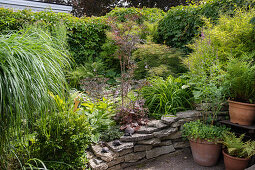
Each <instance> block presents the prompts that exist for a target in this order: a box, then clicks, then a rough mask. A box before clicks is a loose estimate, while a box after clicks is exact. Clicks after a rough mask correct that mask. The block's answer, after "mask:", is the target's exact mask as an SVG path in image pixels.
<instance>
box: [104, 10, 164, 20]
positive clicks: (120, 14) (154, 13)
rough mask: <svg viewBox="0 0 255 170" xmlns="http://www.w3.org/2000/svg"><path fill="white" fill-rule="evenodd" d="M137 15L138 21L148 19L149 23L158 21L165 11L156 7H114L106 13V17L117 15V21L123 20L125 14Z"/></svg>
mask: <svg viewBox="0 0 255 170" xmlns="http://www.w3.org/2000/svg"><path fill="white" fill-rule="evenodd" d="M128 15H139V16H140V17H139V20H138V23H141V22H144V21H148V22H150V23H155V22H158V21H159V20H160V19H162V18H163V17H164V16H165V12H164V11H163V10H161V9H158V8H141V9H140V8H134V7H131V8H118V7H116V8H114V9H113V10H112V11H111V12H109V13H107V14H106V17H117V19H118V21H120V22H125V21H126V16H128Z"/></svg>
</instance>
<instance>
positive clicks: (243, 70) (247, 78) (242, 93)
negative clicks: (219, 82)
mask: <svg viewBox="0 0 255 170" xmlns="http://www.w3.org/2000/svg"><path fill="white" fill-rule="evenodd" d="M224 83H225V86H226V88H227V89H228V92H229V97H230V98H231V99H233V100H235V101H239V102H247V103H254V102H255V89H254V87H255V66H254V65H253V63H252V62H247V61H244V60H240V59H231V60H230V61H229V62H228V64H227V71H226V75H225V82H224Z"/></svg>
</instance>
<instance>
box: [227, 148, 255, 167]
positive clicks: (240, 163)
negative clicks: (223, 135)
mask: <svg viewBox="0 0 255 170" xmlns="http://www.w3.org/2000/svg"><path fill="white" fill-rule="evenodd" d="M222 153H223V155H224V164H225V168H226V170H244V169H245V168H247V166H248V163H249V160H250V159H248V158H237V157H233V156H230V155H228V154H227V153H226V152H225V151H224V150H223V151H222Z"/></svg>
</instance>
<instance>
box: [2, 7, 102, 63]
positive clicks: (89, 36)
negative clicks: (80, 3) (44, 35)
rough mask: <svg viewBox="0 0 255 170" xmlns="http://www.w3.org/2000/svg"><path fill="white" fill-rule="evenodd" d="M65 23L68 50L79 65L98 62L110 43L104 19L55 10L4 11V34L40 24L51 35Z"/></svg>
mask: <svg viewBox="0 0 255 170" xmlns="http://www.w3.org/2000/svg"><path fill="white" fill-rule="evenodd" d="M59 23H63V24H64V25H65V26H66V28H67V35H68V39H67V42H68V47H69V50H70V53H71V55H72V57H73V59H74V60H75V61H76V63H77V64H78V65H79V64H84V63H85V62H87V61H95V60H94V59H95V58H96V57H98V55H99V53H100V52H101V51H102V50H101V46H102V45H103V44H104V42H105V40H106V35H105V29H106V25H105V24H104V22H103V19H101V18H93V17H92V18H76V17H73V16H72V15H70V14H66V13H54V12H51V11H43V12H31V11H29V10H23V11H17V12H14V11H13V10H10V9H4V8H1V9H0V32H1V33H6V32H9V31H10V30H11V31H17V30H20V29H22V28H23V27H24V25H28V24H39V25H41V26H44V27H46V28H47V29H48V30H49V31H50V32H51V31H52V30H54V27H55V26H56V25H57V24H59Z"/></svg>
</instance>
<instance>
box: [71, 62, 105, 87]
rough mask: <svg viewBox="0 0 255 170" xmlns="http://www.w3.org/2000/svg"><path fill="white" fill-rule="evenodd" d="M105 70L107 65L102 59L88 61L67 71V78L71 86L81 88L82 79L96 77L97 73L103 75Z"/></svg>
mask: <svg viewBox="0 0 255 170" xmlns="http://www.w3.org/2000/svg"><path fill="white" fill-rule="evenodd" d="M104 72H105V65H104V63H103V62H101V61H97V62H88V63H85V64H84V65H80V66H77V67H75V68H74V69H72V70H67V71H66V78H67V80H68V83H69V85H70V87H74V88H76V89H80V84H81V80H83V79H85V78H88V77H89V78H92V77H96V76H97V75H103V74H104Z"/></svg>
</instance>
